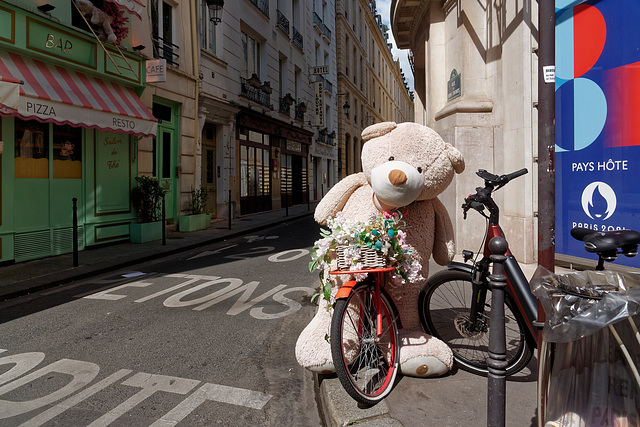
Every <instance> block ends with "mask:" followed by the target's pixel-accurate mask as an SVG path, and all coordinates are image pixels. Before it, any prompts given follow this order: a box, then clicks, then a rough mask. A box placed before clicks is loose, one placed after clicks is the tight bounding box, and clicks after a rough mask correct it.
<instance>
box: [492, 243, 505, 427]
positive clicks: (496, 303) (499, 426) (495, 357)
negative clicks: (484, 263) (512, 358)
mask: <svg viewBox="0 0 640 427" xmlns="http://www.w3.org/2000/svg"><path fill="white" fill-rule="evenodd" d="M507 249H509V244H508V243H507V241H506V240H505V239H504V238H503V237H494V238H493V239H491V241H489V250H490V251H491V261H493V273H492V274H491V275H490V276H489V287H490V288H491V318H490V320H489V321H490V322H491V329H490V330H489V358H488V360H487V367H488V370H489V374H488V375H487V380H488V392H487V395H488V402H487V426H489V427H504V425H505V407H506V384H507V346H506V337H505V330H504V328H505V324H504V292H505V288H506V287H507V278H506V277H505V275H504V261H505V260H506V259H507V257H506V256H505V253H507Z"/></svg>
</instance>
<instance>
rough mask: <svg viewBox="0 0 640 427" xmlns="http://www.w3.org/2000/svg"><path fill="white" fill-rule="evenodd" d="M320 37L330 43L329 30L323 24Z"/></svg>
mask: <svg viewBox="0 0 640 427" xmlns="http://www.w3.org/2000/svg"><path fill="white" fill-rule="evenodd" d="M322 35H323V36H325V37H326V38H327V39H329V41H331V30H330V29H329V27H327V26H326V25H324V24H322Z"/></svg>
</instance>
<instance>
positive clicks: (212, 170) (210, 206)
mask: <svg viewBox="0 0 640 427" xmlns="http://www.w3.org/2000/svg"><path fill="white" fill-rule="evenodd" d="M200 161H201V162H202V167H201V170H202V185H203V186H204V187H205V188H206V190H207V194H208V195H209V197H208V198H207V205H206V207H205V212H206V213H210V214H211V217H212V218H216V217H217V214H216V200H217V193H216V178H217V174H216V169H217V168H216V126H215V125H210V124H205V125H204V129H203V131H202V156H201V160H200Z"/></svg>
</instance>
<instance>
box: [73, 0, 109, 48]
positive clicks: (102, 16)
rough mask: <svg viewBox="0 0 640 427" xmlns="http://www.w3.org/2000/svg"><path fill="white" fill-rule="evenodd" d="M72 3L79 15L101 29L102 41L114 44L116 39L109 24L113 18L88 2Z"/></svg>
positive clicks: (83, 0) (82, 0)
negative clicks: (76, 7) (74, 4)
mask: <svg viewBox="0 0 640 427" xmlns="http://www.w3.org/2000/svg"><path fill="white" fill-rule="evenodd" d="M74 1H75V2H76V5H77V6H78V10H80V13H82V15H84V17H85V18H87V19H88V20H89V22H91V23H92V24H94V25H99V26H101V27H102V32H103V33H104V34H100V36H101V37H104V39H105V40H106V41H108V42H109V43H114V42H115V41H116V40H117V39H118V37H117V36H116V35H115V34H114V32H113V28H111V23H112V22H113V18H112V17H111V16H109V15H107V14H106V13H105V12H104V11H102V10H100V9H98V8H97V7H96V6H94V5H93V3H91V1H90V0H74ZM103 41H104V40H103Z"/></svg>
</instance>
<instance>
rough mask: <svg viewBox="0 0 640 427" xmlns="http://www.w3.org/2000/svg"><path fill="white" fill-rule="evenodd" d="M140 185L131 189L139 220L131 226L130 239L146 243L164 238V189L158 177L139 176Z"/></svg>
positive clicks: (132, 201)
mask: <svg viewBox="0 0 640 427" xmlns="http://www.w3.org/2000/svg"><path fill="white" fill-rule="evenodd" d="M136 181H137V183H138V186H137V187H135V188H133V189H132V190H131V203H132V204H133V208H134V209H135V210H136V215H137V217H138V222H137V223H133V224H131V226H130V239H131V241H132V242H134V243H144V242H150V241H153V240H160V238H162V225H163V224H162V222H161V221H160V217H161V215H162V195H163V193H164V191H163V190H162V187H161V186H160V183H159V182H158V180H157V179H156V178H153V177H150V176H137V177H136Z"/></svg>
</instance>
